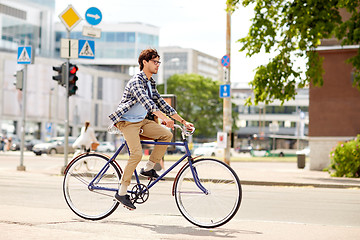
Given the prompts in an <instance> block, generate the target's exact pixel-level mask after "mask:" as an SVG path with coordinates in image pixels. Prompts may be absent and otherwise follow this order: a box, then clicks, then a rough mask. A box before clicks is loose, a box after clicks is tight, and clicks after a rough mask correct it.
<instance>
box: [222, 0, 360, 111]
mask: <svg viewBox="0 0 360 240" xmlns="http://www.w3.org/2000/svg"><path fill="white" fill-rule="evenodd" d="M227 3H228V9H227V10H228V11H235V9H236V7H238V5H240V4H241V5H242V6H244V7H248V6H249V5H251V6H254V13H255V15H254V18H253V19H252V20H251V21H252V25H251V27H250V29H249V32H248V34H247V36H246V37H243V38H241V39H239V40H238V41H239V42H240V43H241V45H242V47H241V49H240V51H245V52H246V55H247V56H249V57H251V56H253V55H255V54H258V53H260V52H261V51H264V52H265V53H275V56H274V57H273V58H271V59H269V62H268V63H267V64H266V65H261V66H259V67H258V68H257V69H256V73H255V77H254V79H253V80H252V81H251V82H250V85H251V86H252V88H253V90H254V99H253V101H254V103H255V104H257V103H258V102H265V103H269V102H271V101H273V100H274V99H279V100H281V101H282V102H284V101H287V100H290V99H293V98H295V95H296V92H295V89H296V88H303V87H304V86H306V85H308V83H310V82H312V83H313V84H314V85H315V86H321V85H322V84H323V77H322V75H323V73H324V70H323V67H322V61H323V59H322V58H320V57H319V55H318V53H317V52H316V48H317V47H318V46H319V45H320V44H321V40H322V39H329V38H332V37H336V38H337V39H338V40H340V42H341V45H358V44H359V42H360V27H359V26H360V11H359V9H360V0H325V1H324V0H227ZM339 9H345V10H346V11H347V12H348V13H350V16H351V17H350V19H348V20H343V19H342V18H341V16H340V13H339ZM299 58H304V59H305V61H306V70H305V71H304V70H302V69H301V68H299V67H297V66H296V64H294V63H295V61H296V59H299ZM348 62H350V63H351V64H352V65H353V67H354V69H355V76H356V78H355V80H354V86H355V87H357V88H358V89H359V90H360V49H359V50H358V55H356V56H355V57H353V58H350V59H349V60H348ZM251 103H252V99H250V98H249V99H248V101H247V104H251Z"/></svg>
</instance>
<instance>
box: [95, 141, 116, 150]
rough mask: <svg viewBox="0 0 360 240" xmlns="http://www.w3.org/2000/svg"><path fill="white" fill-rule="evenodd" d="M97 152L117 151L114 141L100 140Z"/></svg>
mask: <svg viewBox="0 0 360 240" xmlns="http://www.w3.org/2000/svg"><path fill="white" fill-rule="evenodd" d="M96 151H97V152H115V145H114V144H113V143H112V142H100V145H99V146H98V147H97V149H96Z"/></svg>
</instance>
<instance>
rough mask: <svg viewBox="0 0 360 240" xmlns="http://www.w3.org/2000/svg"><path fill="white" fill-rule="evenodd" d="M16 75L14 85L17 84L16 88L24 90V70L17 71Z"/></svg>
mask: <svg viewBox="0 0 360 240" xmlns="http://www.w3.org/2000/svg"><path fill="white" fill-rule="evenodd" d="M14 77H16V80H15V81H14V85H15V86H16V89H19V90H22V89H23V81H24V70H19V71H16V73H15V74H14Z"/></svg>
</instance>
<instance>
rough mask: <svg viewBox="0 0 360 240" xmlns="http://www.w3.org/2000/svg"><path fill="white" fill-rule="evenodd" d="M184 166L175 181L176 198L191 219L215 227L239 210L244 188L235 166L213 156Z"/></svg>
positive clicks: (199, 223) (207, 226) (184, 213)
mask: <svg viewBox="0 0 360 240" xmlns="http://www.w3.org/2000/svg"><path fill="white" fill-rule="evenodd" d="M192 166H193V169H194V171H192V169H191V167H190V165H187V166H186V167H185V168H183V169H182V170H181V172H180V173H179V176H178V178H177V179H176V182H175V200H176V205H177V206H178V208H179V210H180V212H181V214H182V215H183V216H184V217H185V218H186V219H187V220H188V221H189V222H191V223H193V224H195V225H196V226H199V227H203V228H214V227H218V226H221V225H223V224H225V223H227V222H228V221H230V220H231V219H232V218H233V217H234V216H235V214H236V212H237V211H238V209H239V207H240V203H241V197H242V190H241V185H240V180H239V178H238V176H237V175H236V173H235V172H234V170H233V169H232V168H230V167H229V166H228V165H226V164H225V163H223V162H221V161H219V160H216V159H211V158H204V159H199V160H196V161H194V162H193V163H192ZM194 176H195V178H196V179H198V181H194Z"/></svg>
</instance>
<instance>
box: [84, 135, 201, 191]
mask: <svg viewBox="0 0 360 240" xmlns="http://www.w3.org/2000/svg"><path fill="white" fill-rule="evenodd" d="M141 144H149V145H151V144H152V145H173V146H184V147H185V150H186V153H185V154H184V155H183V156H182V157H181V158H180V159H179V160H178V161H176V162H175V163H174V164H173V165H172V166H171V167H170V168H169V169H167V170H166V171H165V172H164V173H163V174H161V176H159V177H158V178H157V179H155V180H154V181H153V182H151V181H150V182H149V184H148V186H147V188H148V189H150V188H152V187H153V186H154V185H155V184H156V183H157V182H158V181H160V180H161V179H162V178H163V177H164V176H165V175H166V174H168V173H169V172H170V171H171V170H173V169H174V168H175V167H176V166H177V165H179V163H180V162H182V161H183V160H184V159H185V158H187V159H188V164H189V165H190V169H191V172H192V175H193V178H194V181H195V184H196V185H197V186H198V187H199V189H201V191H203V192H204V193H205V194H208V190H207V189H206V188H204V186H203V185H202V184H201V183H200V181H199V178H198V175H197V172H196V169H195V168H194V167H193V165H192V163H193V158H192V157H191V153H190V150H189V147H188V143H187V140H186V139H184V140H183V142H155V141H141ZM125 146H126V148H127V150H128V152H129V148H128V146H127V143H126V142H123V143H122V145H121V146H120V147H119V148H118V149H117V151H116V152H115V153H114V155H113V156H112V157H111V158H110V159H109V161H108V162H107V163H106V164H105V165H104V167H103V168H102V169H101V170H100V171H99V173H98V174H97V175H96V176H95V177H94V179H93V180H92V181H91V182H90V183H89V185H88V188H89V189H90V190H107V191H114V192H117V191H118V189H116V188H106V187H100V186H96V183H98V182H100V180H101V179H102V178H103V177H104V175H105V173H106V171H107V170H108V169H109V164H110V162H111V161H115V159H116V157H117V156H118V155H119V153H120V151H121V150H122V149H123V148H124V147H125ZM134 175H135V179H136V183H137V184H140V179H139V176H138V174H137V172H136V170H135V171H134ZM130 192H131V191H130Z"/></svg>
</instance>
